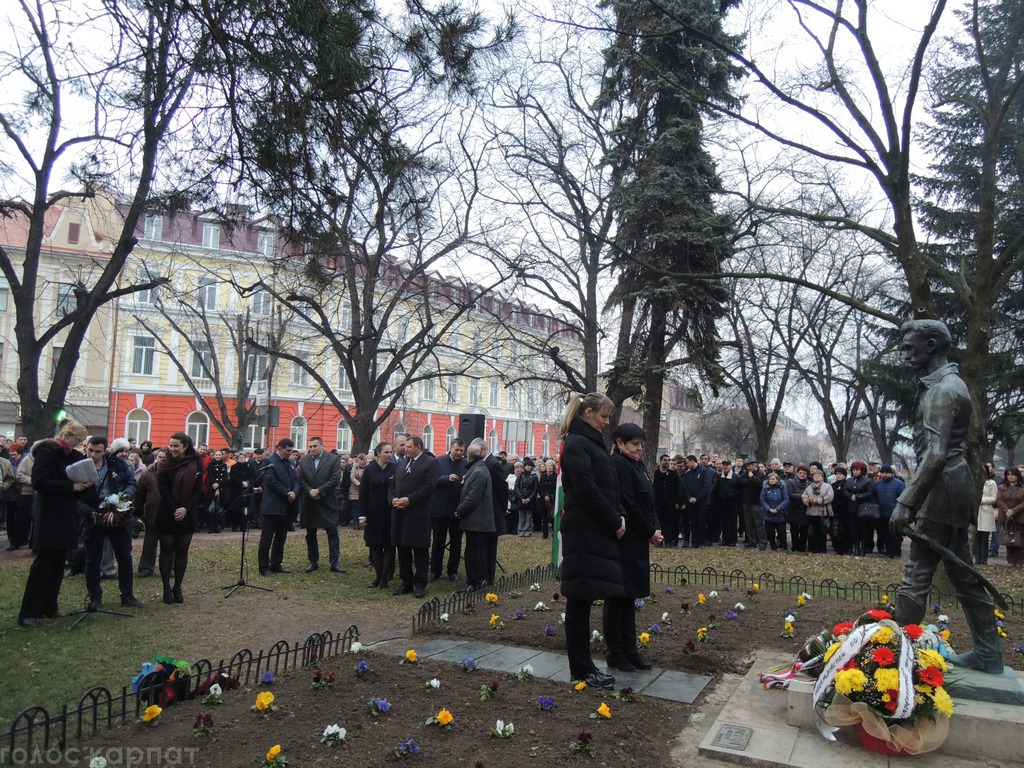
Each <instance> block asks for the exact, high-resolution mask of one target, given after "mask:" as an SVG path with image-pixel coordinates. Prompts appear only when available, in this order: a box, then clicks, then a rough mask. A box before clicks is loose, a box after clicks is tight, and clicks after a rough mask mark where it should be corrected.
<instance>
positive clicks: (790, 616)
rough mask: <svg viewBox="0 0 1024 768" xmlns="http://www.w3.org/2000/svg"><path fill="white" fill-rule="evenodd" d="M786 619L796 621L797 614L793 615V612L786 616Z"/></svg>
mask: <svg viewBox="0 0 1024 768" xmlns="http://www.w3.org/2000/svg"><path fill="white" fill-rule="evenodd" d="M786 621H788V622H790V623H792V622H794V621H796V616H794V615H793V614H792V613H791V614H789V615H788V616H786Z"/></svg>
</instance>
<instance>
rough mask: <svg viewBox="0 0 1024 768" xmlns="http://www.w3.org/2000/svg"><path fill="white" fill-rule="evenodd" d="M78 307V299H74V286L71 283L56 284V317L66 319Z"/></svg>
mask: <svg viewBox="0 0 1024 768" xmlns="http://www.w3.org/2000/svg"><path fill="white" fill-rule="evenodd" d="M77 306H78V299H77V298H75V286H74V284H73V283H58V284H57V317H66V316H67V315H70V314H71V313H72V312H74V311H75V307H77Z"/></svg>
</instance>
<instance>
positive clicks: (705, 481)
mask: <svg viewBox="0 0 1024 768" xmlns="http://www.w3.org/2000/svg"><path fill="white" fill-rule="evenodd" d="M713 475H714V473H713V472H712V471H711V470H710V469H709V468H708V467H706V466H704V465H703V464H700V463H698V461H697V457H696V456H694V455H693V454H692V453H691V454H690V455H689V456H687V457H686V471H685V472H684V473H683V477H682V480H681V482H680V483H679V503H680V507H682V508H683V509H685V514H686V517H687V520H688V523H689V533H690V546H691V547H693V548H699V547H701V546H706V545H707V538H706V537H707V525H708V507H709V506H711V484H712V476H713Z"/></svg>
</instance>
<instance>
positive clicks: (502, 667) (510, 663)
mask: <svg viewBox="0 0 1024 768" xmlns="http://www.w3.org/2000/svg"><path fill="white" fill-rule="evenodd" d="M540 653H541V651H538V650H535V649H533V648H514V647H512V646H502V647H499V648H498V649H497V650H495V651H492V652H491V653H488V654H487V655H486V656H481V657H480V658H479V659H477V660H476V664H477V666H478V667H480V668H481V669H493V670H497V671H499V672H511V673H513V674H514V673H516V672H518V671H519V670H520V669H522V668H523V665H524V664H530V666H533V662H531V661H530V659H532V658H534V657H535V656H537V655H538V654H540ZM536 674H537V673H536V671H534V675H535V676H536ZM545 677H546V675H545Z"/></svg>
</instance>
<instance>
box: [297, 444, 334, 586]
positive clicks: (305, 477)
mask: <svg viewBox="0 0 1024 768" xmlns="http://www.w3.org/2000/svg"><path fill="white" fill-rule="evenodd" d="M340 484H341V460H340V459H339V458H338V457H337V456H336V455H335V454H333V453H328V452H327V451H325V450H324V441H323V439H321V438H319V437H311V438H310V439H309V452H308V453H307V454H306V455H305V456H303V457H302V458H301V459H299V497H300V498H301V499H302V525H303V526H304V527H305V529H306V555H307V556H308V557H309V567H308V568H306V573H312V572H313V571H315V570H316V569H317V568H319V567H320V547H319V546H318V545H317V539H316V532H317V530H318V529H320V528H323V529H324V530H325V531H327V552H328V556H329V557H330V560H331V573H344V572H345V569H344V568H342V567H341V563H339V562H338V560H339V558H340V556H341V546H340V544H339V542H338V520H339V518H340V512H341V510H340V509H339V505H338V492H337V491H338V486H339V485H340Z"/></svg>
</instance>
